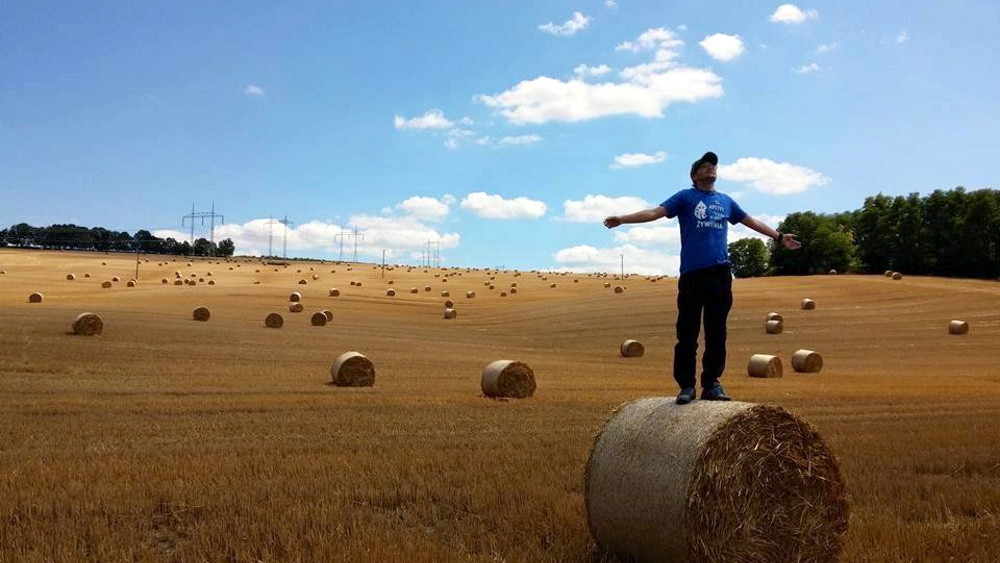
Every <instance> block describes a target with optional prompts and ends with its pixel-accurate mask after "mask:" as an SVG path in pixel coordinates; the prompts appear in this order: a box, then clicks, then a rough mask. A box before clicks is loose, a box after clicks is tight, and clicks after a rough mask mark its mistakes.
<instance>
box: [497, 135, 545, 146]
mask: <svg viewBox="0 0 1000 563" xmlns="http://www.w3.org/2000/svg"><path fill="white" fill-rule="evenodd" d="M541 140H542V138H541V137H539V136H538V135H534V134H531V135H517V136H515V137H503V138H502V139H500V140H499V141H497V144H498V145H500V146H504V147H512V146H518V145H533V144H535V143H537V142H540V141H541Z"/></svg>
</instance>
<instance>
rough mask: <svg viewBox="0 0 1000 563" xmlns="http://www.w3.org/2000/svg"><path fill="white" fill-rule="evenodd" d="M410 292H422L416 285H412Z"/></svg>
mask: <svg viewBox="0 0 1000 563" xmlns="http://www.w3.org/2000/svg"><path fill="white" fill-rule="evenodd" d="M410 293H420V290H419V289H417V288H415V287H411V288H410Z"/></svg>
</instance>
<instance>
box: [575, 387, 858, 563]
mask: <svg viewBox="0 0 1000 563" xmlns="http://www.w3.org/2000/svg"><path fill="white" fill-rule="evenodd" d="M584 475H585V476H584V503H585V505H586V510H587V524H588V526H589V528H590V532H591V534H592V535H593V537H594V539H595V540H596V541H597V544H598V545H599V546H601V547H602V548H603V549H605V550H607V551H610V552H611V553H614V554H615V555H617V556H618V557H620V558H621V559H622V560H629V561H631V560H638V561H699V562H713V563H714V562H727V561H748V562H749V561H761V562H763V561H813V562H829V563H833V562H835V561H837V560H838V558H839V557H840V554H841V550H842V548H843V544H844V534H845V533H846V531H847V524H848V512H849V506H848V502H847V490H846V489H847V487H846V485H845V483H844V479H843V476H842V475H841V473H840V466H839V464H838V462H837V459H836V458H835V457H834V456H833V454H832V452H830V450H829V449H828V448H827V446H826V444H825V442H824V441H823V439H822V437H821V436H820V435H819V434H818V433H817V432H816V430H815V429H813V428H812V427H811V426H810V425H809V424H808V423H806V422H804V421H803V420H801V419H799V418H797V417H796V416H795V415H793V414H791V413H789V412H788V411H786V410H784V409H782V408H780V407H775V406H769V405H755V404H752V403H744V402H737V401H733V402H719V401H697V402H695V403H692V404H689V405H677V404H676V403H675V401H674V399H673V398H672V397H670V398H667V397H648V398H645V399H639V400H637V401H634V402H631V403H627V404H625V405H622V406H621V407H619V408H618V409H617V410H616V411H615V413H614V414H613V415H612V417H611V419H610V420H609V421H608V422H607V423H606V424H605V425H604V427H603V428H602V429H601V431H600V433H599V434H598V435H597V437H596V438H595V439H594V446H593V448H592V449H591V451H590V457H589V459H588V460H587V466H586V470H585V473H584Z"/></svg>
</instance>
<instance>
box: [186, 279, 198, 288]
mask: <svg viewBox="0 0 1000 563" xmlns="http://www.w3.org/2000/svg"><path fill="white" fill-rule="evenodd" d="M188 285H190V286H192V287H193V286H196V285H198V282H196V281H194V280H188Z"/></svg>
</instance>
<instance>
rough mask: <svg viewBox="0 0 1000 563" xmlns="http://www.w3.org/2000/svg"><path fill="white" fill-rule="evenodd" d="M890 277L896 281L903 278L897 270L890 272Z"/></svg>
mask: <svg viewBox="0 0 1000 563" xmlns="http://www.w3.org/2000/svg"><path fill="white" fill-rule="evenodd" d="M892 279H894V280H896V281H899V280H901V279H903V274H901V273H899V272H893V273H892Z"/></svg>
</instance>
